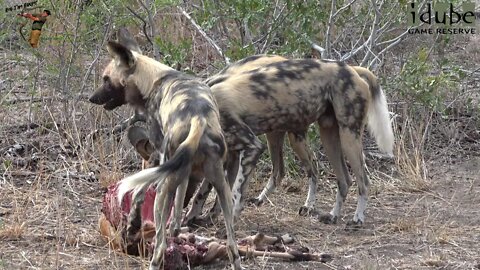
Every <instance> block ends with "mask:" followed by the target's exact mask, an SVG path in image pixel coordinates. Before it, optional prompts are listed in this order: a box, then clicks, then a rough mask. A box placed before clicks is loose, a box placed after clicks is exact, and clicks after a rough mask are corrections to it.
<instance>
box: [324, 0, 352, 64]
mask: <svg viewBox="0 0 480 270" xmlns="http://www.w3.org/2000/svg"><path fill="white" fill-rule="evenodd" d="M356 1H357V0H352V1H350V2H349V3H348V4H346V5H345V6H343V7H341V8H339V9H338V10H336V6H337V1H336V0H332V5H331V8H330V16H329V17H328V24H327V32H326V34H325V49H324V50H323V51H322V59H327V58H330V57H331V54H332V48H331V41H330V38H331V31H332V27H333V24H334V21H335V18H336V17H337V16H338V15H339V14H340V13H341V12H343V11H344V10H346V9H347V8H349V7H350V6H351V5H352V4H353V3H355V2H356Z"/></svg>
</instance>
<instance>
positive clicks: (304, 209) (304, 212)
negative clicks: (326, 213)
mask: <svg viewBox="0 0 480 270" xmlns="http://www.w3.org/2000/svg"><path fill="white" fill-rule="evenodd" d="M298 214H299V215H300V216H302V217H307V216H312V215H314V214H316V211H315V208H313V207H308V206H305V205H303V206H301V207H300V209H298Z"/></svg>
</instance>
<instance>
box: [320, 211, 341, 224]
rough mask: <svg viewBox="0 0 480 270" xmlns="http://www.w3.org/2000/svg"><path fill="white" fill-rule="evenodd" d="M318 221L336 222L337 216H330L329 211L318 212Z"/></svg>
mask: <svg viewBox="0 0 480 270" xmlns="http://www.w3.org/2000/svg"><path fill="white" fill-rule="evenodd" d="M317 219H318V221H320V222H322V223H325V224H336V223H337V217H334V216H332V215H331V214H330V213H319V214H318V215H317Z"/></svg>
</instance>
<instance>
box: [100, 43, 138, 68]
mask: <svg viewBox="0 0 480 270" xmlns="http://www.w3.org/2000/svg"><path fill="white" fill-rule="evenodd" d="M107 50H108V53H109V54H110V56H112V57H113V58H115V59H118V60H119V61H120V63H121V64H122V65H125V66H126V67H127V68H134V67H135V63H136V59H135V56H134V55H133V53H132V51H130V49H128V48H127V47H125V46H124V45H122V44H120V43H118V42H115V41H109V42H108V43H107Z"/></svg>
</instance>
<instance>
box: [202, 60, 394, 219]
mask: <svg viewBox="0 0 480 270" xmlns="http://www.w3.org/2000/svg"><path fill="white" fill-rule="evenodd" d="M260 57H262V56H253V57H250V58H247V59H244V60H242V61H241V62H242V63H243V64H247V63H248V62H249V61H256V60H258V59H259V58H260ZM272 59H273V58H272ZM277 60H279V61H273V63H270V64H266V65H265V66H264V67H260V68H258V69H254V70H250V71H246V72H243V73H240V74H233V75H231V74H228V69H227V70H224V71H223V73H224V74H226V75H222V74H220V75H219V76H216V77H215V78H214V79H211V80H209V85H210V87H211V89H212V91H213V93H214V95H215V98H216V99H217V103H218V105H219V109H220V116H221V122H222V127H223V129H224V132H225V137H226V140H227V144H228V147H229V156H230V157H231V156H234V155H236V154H238V155H239V156H240V159H241V161H240V163H241V164H240V166H239V173H238V175H237V174H235V175H236V176H237V179H236V180H235V183H234V186H233V194H234V200H235V203H234V216H235V217H238V216H239V214H240V211H241V209H242V207H243V202H244V196H243V194H244V190H245V186H246V183H247V180H248V177H249V175H250V173H251V171H252V169H253V168H254V167H255V164H256V162H257V160H258V158H259V156H260V154H261V153H262V152H263V150H264V146H263V145H262V143H261V142H260V141H259V140H258V138H256V136H255V135H260V134H263V133H267V138H269V136H268V135H270V138H269V139H268V142H269V144H272V145H277V147H273V146H272V145H270V149H271V151H274V152H275V153H273V154H272V160H273V163H274V166H275V164H278V165H277V166H276V167H277V168H279V170H278V171H274V172H273V175H272V178H274V179H278V178H281V175H282V174H283V172H282V170H283V169H282V166H283V165H282V163H279V159H280V158H281V155H279V153H281V151H282V150H281V145H282V142H283V136H284V133H285V132H289V133H290V134H289V138H290V141H291V142H292V141H294V142H295V143H294V146H293V145H292V146H293V148H294V150H295V152H296V153H297V155H299V156H300V159H301V160H302V162H303V164H304V166H305V167H307V172H308V174H309V178H310V188H309V190H310V191H309V196H308V198H307V201H306V203H305V205H304V208H306V209H308V208H311V207H313V205H314V202H315V188H314V187H316V176H315V174H314V170H313V169H310V170H309V169H308V167H309V166H310V167H311V158H310V157H311V155H310V154H309V151H308V148H306V147H305V134H306V131H307V128H308V126H309V125H310V124H311V123H313V122H317V124H318V126H319V129H320V135H321V138H322V141H323V144H324V148H325V151H326V154H327V156H328V158H329V161H330V163H331V164H332V167H333V169H334V171H335V172H336V174H337V184H338V191H337V198H336V203H335V206H334V208H333V210H332V211H331V212H330V215H329V216H328V217H326V218H325V220H324V221H326V222H336V220H337V218H338V216H339V215H340V212H341V207H342V205H343V202H344V201H345V199H346V195H347V192H348V187H349V186H351V184H352V181H351V179H350V176H349V174H348V171H347V167H346V164H345V161H344V158H343V155H346V157H347V158H348V160H349V161H350V165H351V167H352V169H353V171H354V173H355V175H356V177H357V185H358V192H359V199H358V203H357V209H356V211H355V215H354V217H353V224H362V223H363V222H364V220H365V217H364V211H365V208H366V202H367V194H368V187H369V180H368V177H367V175H366V172H365V170H364V164H365V162H364V157H363V149H362V148H363V147H362V135H363V129H364V126H365V124H366V123H367V121H368V127H369V130H370V131H371V133H372V134H373V135H374V137H375V138H376V141H377V144H378V145H379V148H380V150H382V151H384V152H386V153H388V154H391V153H392V151H393V132H392V129H391V125H390V121H389V117H388V110H387V104H386V100H385V96H384V94H383V91H382V90H381V89H380V88H379V87H378V84H375V85H376V86H372V87H371V88H369V84H368V83H367V82H365V80H364V79H362V77H360V75H359V74H358V73H357V72H360V73H364V74H363V75H365V74H366V75H367V77H369V76H373V74H371V72H369V71H368V70H364V69H362V68H357V69H355V68H352V67H350V66H348V65H346V64H344V63H341V62H331V61H322V60H314V59H301V60H282V59H277ZM234 66H235V67H236V68H239V65H236V64H234ZM367 116H368V117H367ZM275 157H277V158H275ZM302 157H303V158H302ZM228 176H229V177H228V178H230V177H231V176H230V173H228ZM272 178H271V179H272ZM273 183H274V181H273ZM272 186H274V185H272V183H271V184H270V185H268V186H267V189H266V191H264V192H263V193H262V194H263V195H262V194H261V195H260V196H259V197H258V198H257V199H258V200H259V201H261V200H263V199H264V198H265V196H266V195H267V194H268V193H269V192H270V191H269V190H272ZM206 189H208V188H204V187H202V188H201V189H200V191H202V190H203V191H205V190H206ZM199 194H200V196H202V195H205V194H204V193H200V192H199ZM349 223H350V222H349Z"/></svg>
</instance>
